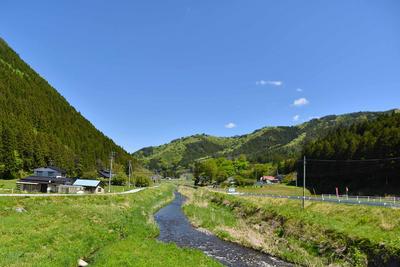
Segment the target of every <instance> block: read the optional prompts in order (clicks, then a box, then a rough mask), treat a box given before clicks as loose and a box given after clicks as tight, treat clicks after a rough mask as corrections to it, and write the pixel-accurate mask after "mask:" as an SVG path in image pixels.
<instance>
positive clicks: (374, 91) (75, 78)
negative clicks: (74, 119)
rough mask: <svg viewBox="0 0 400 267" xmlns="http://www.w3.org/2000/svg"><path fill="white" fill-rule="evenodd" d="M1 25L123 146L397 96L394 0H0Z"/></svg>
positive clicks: (386, 103) (354, 107)
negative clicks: (0, 0) (0, 2)
mask: <svg viewBox="0 0 400 267" xmlns="http://www.w3.org/2000/svg"><path fill="white" fill-rule="evenodd" d="M1 6H2V7H1V10H0V36H1V37H3V38H4V39H5V40H6V41H7V42H8V43H9V44H10V45H11V46H12V47H13V48H14V49H15V50H16V51H17V52H18V53H19V54H20V56H21V57H22V58H23V59H24V60H25V61H26V62H28V63H29V64H30V65H31V66H32V67H33V68H34V69H35V70H36V71H37V72H39V73H40V74H41V75H42V76H43V77H44V78H45V79H46V80H48V81H49V82H50V84H52V85H53V86H54V87H55V88H56V89H57V90H58V91H59V92H60V93H61V94H62V95H63V96H64V97H65V98H66V99H67V100H68V101H69V102H70V103H71V104H72V105H73V106H74V107H75V108H76V109H77V110H79V111H80V112H81V113H82V114H83V115H84V116H85V117H86V118H88V119H89V120H90V121H91V122H92V123H93V124H94V125H95V126H96V127H97V128H98V129H100V130H101V131H103V132H104V133H105V134H106V135H108V136H110V137H111V138H113V139H114V140H115V141H116V142H117V143H118V144H120V145H122V146H123V147H124V148H126V149H127V150H128V151H131V152H132V151H135V150H137V149H139V148H142V147H144V146H149V145H159V144H162V143H166V142H168V141H170V140H172V139H175V138H178V137H182V136H186V135H191V134H195V133H207V134H213V135H219V136H232V135H237V134H244V133H248V132H252V131H253V130H255V129H258V128H261V127H264V126H270V125H293V124H297V123H301V122H303V121H306V120H308V119H309V118H311V117H320V116H324V115H328V114H341V113H347V112H355V111H367V110H371V111H375V110H387V109H391V108H397V107H399V106H400V105H399V100H400V16H399V14H400V1H398V0H393V1H386V0H380V1H377V0H376V1H375V0H374V1H372V0H371V1H367V0H334V1H333V0H326V1H321V0H318V1H312V0H307V1H305V0H304V1H295V0H290V1H289V0H275V1H267V0H252V1H244V0H242V1H235V0H218V1H216V0H201V1H199V0H197V1H192V0H175V1H166V0H158V1H153V0H146V1H99V0H97V1H94V0H91V1H88V0H85V1H77V0H75V1H40V0H39V1H27V0H26V1H8V0H6V1H2V4H1Z"/></svg>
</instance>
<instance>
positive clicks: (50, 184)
mask: <svg viewBox="0 0 400 267" xmlns="http://www.w3.org/2000/svg"><path fill="white" fill-rule="evenodd" d="M73 182H74V180H73V179H70V178H66V177H46V176H35V175H32V176H28V177H25V178H22V179H20V180H18V182H17V187H18V188H19V190H21V191H27V192H42V193H57V192H58V187H59V186H60V185H72V183H73Z"/></svg>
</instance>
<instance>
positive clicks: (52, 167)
mask: <svg viewBox="0 0 400 267" xmlns="http://www.w3.org/2000/svg"><path fill="white" fill-rule="evenodd" d="M34 170H35V171H45V172H47V171H57V172H60V173H65V172H66V171H65V170H63V169H61V168H58V167H54V166H47V167H40V168H36V169H34Z"/></svg>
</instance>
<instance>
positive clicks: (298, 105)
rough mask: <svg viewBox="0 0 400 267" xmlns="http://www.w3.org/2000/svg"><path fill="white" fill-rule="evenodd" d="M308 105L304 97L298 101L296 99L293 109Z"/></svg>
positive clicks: (308, 102)
mask: <svg viewBox="0 0 400 267" xmlns="http://www.w3.org/2000/svg"><path fill="white" fill-rule="evenodd" d="M308 104H310V101H308V100H307V99H306V98H304V97H302V98H299V99H296V100H295V101H294V102H293V106H295V107H301V106H305V105H308Z"/></svg>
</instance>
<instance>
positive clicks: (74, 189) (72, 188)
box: [58, 184, 85, 194]
mask: <svg viewBox="0 0 400 267" xmlns="http://www.w3.org/2000/svg"><path fill="white" fill-rule="evenodd" d="M84 191H85V189H84V188H83V186H80V185H66V184H61V185H59V186H58V193H60V194H78V193H80V192H84Z"/></svg>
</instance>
